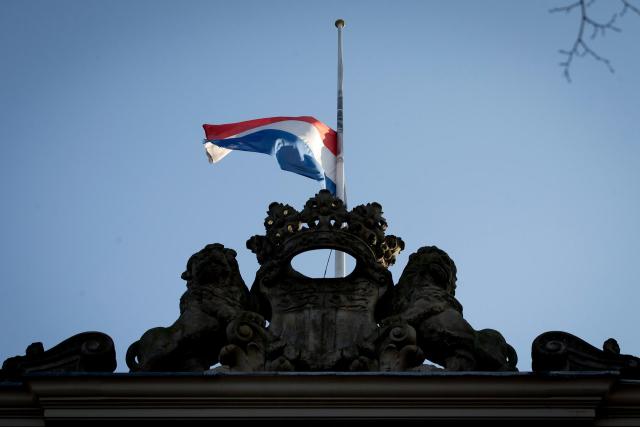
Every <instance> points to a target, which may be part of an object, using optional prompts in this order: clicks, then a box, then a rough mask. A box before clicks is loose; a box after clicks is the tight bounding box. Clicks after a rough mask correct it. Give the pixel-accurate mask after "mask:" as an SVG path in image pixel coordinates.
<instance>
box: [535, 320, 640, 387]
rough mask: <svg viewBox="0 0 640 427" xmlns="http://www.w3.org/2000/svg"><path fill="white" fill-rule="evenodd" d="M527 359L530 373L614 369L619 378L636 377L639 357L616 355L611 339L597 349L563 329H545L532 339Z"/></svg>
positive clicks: (639, 373)
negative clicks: (529, 357)
mask: <svg viewBox="0 0 640 427" xmlns="http://www.w3.org/2000/svg"><path fill="white" fill-rule="evenodd" d="M531 360H532V368H533V371H534V372H546V371H618V372H619V373H620V375H621V376H622V377H625V378H635V379H640V358H637V357H634V356H630V355H626V354H620V346H619V345H618V343H617V341H616V340H615V339H613V338H609V339H608V340H606V341H605V342H604V344H603V345H602V350H600V349H598V348H596V347H594V346H592V345H591V344H589V343H587V342H586V341H583V340H582V339H580V338H578V337H576V336H575V335H571V334H569V333H567V332H559V331H551V332H545V333H543V334H541V335H539V336H538V337H537V338H536V339H535V340H534V341H533V344H532V346H531Z"/></svg>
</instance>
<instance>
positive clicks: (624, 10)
mask: <svg viewBox="0 0 640 427" xmlns="http://www.w3.org/2000/svg"><path fill="white" fill-rule="evenodd" d="M620 1H621V2H622V4H623V7H622V11H621V12H620V16H624V14H625V13H627V11H628V10H632V11H634V12H635V13H637V14H638V15H640V8H638V7H637V6H634V5H633V4H631V3H630V2H629V0H620Z"/></svg>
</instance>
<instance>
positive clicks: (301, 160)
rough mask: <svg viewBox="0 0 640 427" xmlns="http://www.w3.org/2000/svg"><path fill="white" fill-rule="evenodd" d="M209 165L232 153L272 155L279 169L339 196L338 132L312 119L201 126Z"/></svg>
mask: <svg viewBox="0 0 640 427" xmlns="http://www.w3.org/2000/svg"><path fill="white" fill-rule="evenodd" d="M202 127H203V128H204V133H205V139H204V147H205V150H206V153H207V157H208V158H209V162H211V163H216V162H218V161H220V160H221V159H222V158H223V157H224V156H226V155H227V154H229V153H230V152H231V151H233V150H240V151H251V152H255V153H263V154H269V155H272V156H274V157H275V158H276V160H277V161H278V164H279V165H280V168H281V169H283V170H286V171H290V172H294V173H297V174H300V175H304V176H306V177H308V178H311V179H315V180H316V181H321V182H323V183H324V187H325V188H326V189H328V190H329V191H331V193H333V194H336V155H337V146H338V144H337V140H336V132H335V131H334V130H333V129H331V128H330V127H329V126H327V125H325V124H324V123H322V122H321V121H319V120H317V119H315V118H313V117H310V116H300V117H269V118H264V119H255V120H248V121H244V122H238V123H227V124H221V125H210V124H205V125H202Z"/></svg>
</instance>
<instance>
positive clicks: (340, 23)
mask: <svg viewBox="0 0 640 427" xmlns="http://www.w3.org/2000/svg"><path fill="white" fill-rule="evenodd" d="M335 25H336V28H337V29H338V123H337V134H338V135H337V136H338V138H337V139H338V141H337V142H338V154H337V156H336V196H337V197H338V198H339V199H340V200H342V201H343V202H344V203H345V205H346V200H345V194H344V157H343V153H344V151H343V143H342V126H343V123H342V122H343V115H342V29H343V28H344V20H342V19H338V20H337V21H336V23H335ZM335 260H336V270H335V277H344V264H345V255H344V252H340V251H336V255H335Z"/></svg>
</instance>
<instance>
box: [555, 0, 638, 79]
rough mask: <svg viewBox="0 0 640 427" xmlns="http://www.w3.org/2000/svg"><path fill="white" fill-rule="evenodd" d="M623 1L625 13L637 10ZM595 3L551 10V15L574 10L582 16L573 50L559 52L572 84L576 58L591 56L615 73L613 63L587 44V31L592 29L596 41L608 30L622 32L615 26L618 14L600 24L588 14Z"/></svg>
mask: <svg viewBox="0 0 640 427" xmlns="http://www.w3.org/2000/svg"><path fill="white" fill-rule="evenodd" d="M621 1H622V2H623V4H624V10H625V11H626V10H627V9H631V10H634V9H636V8H635V6H634V5H632V4H631V3H629V0H621ZM593 3H595V0H590V1H589V2H587V1H585V0H578V1H576V2H574V3H571V4H568V5H566V6H561V7H556V8H553V9H551V10H549V12H550V13H556V12H565V13H571V11H572V10H573V9H579V10H580V15H581V18H580V28H579V29H578V35H577V36H576V40H575V42H573V45H572V47H571V49H569V50H565V49H562V50H560V51H559V52H560V53H561V54H563V55H565V56H566V60H565V61H563V62H561V63H560V66H561V67H563V68H564V76H565V77H566V79H567V81H569V82H571V74H570V73H569V69H570V68H571V63H572V62H573V60H574V58H575V57H576V56H578V57H585V56H591V57H592V58H593V59H595V60H596V61H600V62H602V63H603V64H604V65H606V67H607V68H608V69H609V71H611V72H612V73H613V72H614V71H615V70H614V69H613V67H612V66H611V62H610V61H609V60H608V59H607V58H605V57H603V56H601V55H600V54H598V53H597V52H596V51H595V50H593V49H592V48H591V46H590V45H589V44H587V42H586V41H585V31H586V30H587V28H589V27H590V29H591V30H592V33H591V39H592V40H593V39H595V38H596V37H597V36H598V35H601V36H603V37H604V35H605V34H606V31H607V30H611V31H616V32H620V28H618V27H616V26H615V22H616V18H617V17H618V14H617V13H614V14H613V16H611V19H609V21H607V22H604V23H603V22H598V21H596V20H594V19H593V18H591V17H590V16H589V15H588V14H587V8H588V7H589V6H591V5H592V4H593Z"/></svg>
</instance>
